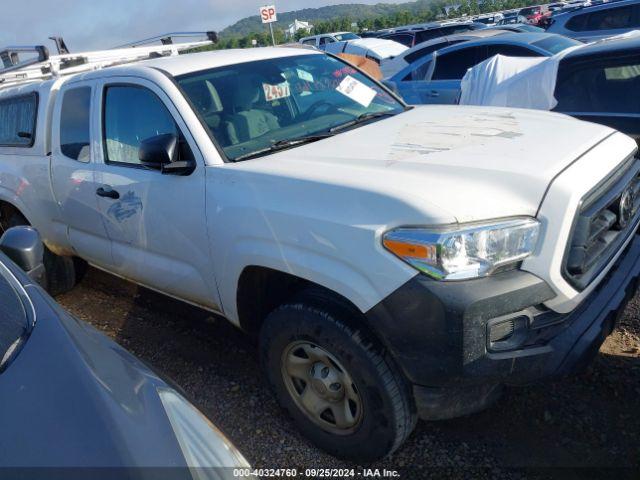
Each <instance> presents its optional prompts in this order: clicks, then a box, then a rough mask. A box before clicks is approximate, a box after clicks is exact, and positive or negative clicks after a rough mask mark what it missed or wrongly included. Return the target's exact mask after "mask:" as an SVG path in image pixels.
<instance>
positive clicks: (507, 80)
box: [461, 35, 640, 141]
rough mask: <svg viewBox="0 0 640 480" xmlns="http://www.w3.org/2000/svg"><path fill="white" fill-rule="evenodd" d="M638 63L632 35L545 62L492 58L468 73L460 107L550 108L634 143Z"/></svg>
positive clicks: (639, 45) (639, 110)
mask: <svg viewBox="0 0 640 480" xmlns="http://www.w3.org/2000/svg"><path fill="white" fill-rule="evenodd" d="M639 59H640V37H639V36H637V35H634V36H631V37H627V38H624V37H621V38H614V39H609V40H607V41H602V42H596V43H592V44H588V45H584V46H582V47H580V48H577V49H573V50H571V51H570V52H568V53H566V55H560V56H558V57H556V58H550V59H548V61H545V62H522V61H520V60H519V59H515V58H510V57H504V58H496V59H494V60H491V61H487V62H483V63H480V64H479V65H477V66H476V67H473V68H472V69H471V70H470V71H469V73H468V74H467V76H466V77H465V79H464V81H463V89H462V90H463V91H462V100H461V103H464V104H476V105H494V106H505V107H510V106H516V107H523V108H543V109H547V110H553V111H556V112H562V113H566V114H568V115H572V116H574V117H576V118H580V119H582V120H588V121H590V122H596V123H601V124H603V125H607V126H610V127H612V128H615V129H617V130H620V131H621V132H624V133H626V134H627V135H630V136H631V137H633V138H634V139H635V140H636V141H640V103H639V102H638V101H637V100H636V99H637V95H636V92H637V89H638V86H639V82H640V60H639ZM490 62H491V63H492V64H491V65H490V64H489V63H490ZM547 64H548V65H547ZM549 76H551V79H550V80H551V81H549V80H546V79H547V78H548V77H549ZM545 80H546V81H545ZM525 91H528V92H530V94H529V95H525V94H523V92H525ZM532 97H534V98H535V99H536V101H535V102H534V101H532V100H533V99H532Z"/></svg>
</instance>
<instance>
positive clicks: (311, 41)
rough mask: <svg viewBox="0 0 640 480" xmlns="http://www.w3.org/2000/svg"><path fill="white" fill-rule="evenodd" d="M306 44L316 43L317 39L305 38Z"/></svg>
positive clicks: (304, 42)
mask: <svg viewBox="0 0 640 480" xmlns="http://www.w3.org/2000/svg"><path fill="white" fill-rule="evenodd" d="M302 43H303V44H304V45H314V46H315V44H316V39H315V38H310V39H309V40H305V41H303V42H302Z"/></svg>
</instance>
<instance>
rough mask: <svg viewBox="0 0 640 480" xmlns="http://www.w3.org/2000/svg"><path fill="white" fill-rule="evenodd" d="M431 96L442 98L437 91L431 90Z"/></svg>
mask: <svg viewBox="0 0 640 480" xmlns="http://www.w3.org/2000/svg"><path fill="white" fill-rule="evenodd" d="M429 96H430V97H439V96H440V92H438V91H437V90H431V91H430V92H429Z"/></svg>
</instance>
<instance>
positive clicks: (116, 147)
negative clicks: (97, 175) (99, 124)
mask: <svg viewBox="0 0 640 480" xmlns="http://www.w3.org/2000/svg"><path fill="white" fill-rule="evenodd" d="M178 133H179V132H178V127H177V125H176V123H175V121H174V119H173V117H172V116H171V113H169V110H167V107H165V106H164V103H162V101H161V100H160V99H159V98H158V96H157V95H156V94H155V93H153V92H152V91H151V90H149V89H147V88H144V87H138V86H113V87H108V88H107V91H106V93H105V100H104V137H105V150H106V159H107V162H114V163H121V164H130V165H140V159H139V157H138V149H139V148H140V143H141V142H142V141H143V140H147V139H149V138H151V137H155V136H157V135H164V134H173V135H178Z"/></svg>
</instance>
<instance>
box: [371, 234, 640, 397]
mask: <svg viewBox="0 0 640 480" xmlns="http://www.w3.org/2000/svg"><path fill="white" fill-rule="evenodd" d="M639 277H640V236H639V235H637V234H635V235H634V236H633V238H632V240H631V241H630V242H629V244H628V245H627V247H626V248H625V251H624V253H623V254H622V255H620V257H619V258H618V260H617V261H616V263H615V265H614V266H613V267H612V268H611V269H610V271H609V272H608V274H607V276H606V277H605V278H604V279H603V280H602V281H601V282H600V284H599V285H598V286H597V287H596V289H595V290H594V291H592V292H591V293H590V294H589V296H588V297H586V298H585V300H583V302H582V303H580V305H578V307H576V308H575V309H574V310H573V311H572V312H570V313H568V314H560V313H556V312H554V311H551V310H549V309H547V308H545V307H544V305H543V303H544V302H546V301H548V300H550V299H552V298H553V297H554V296H555V294H554V292H553V290H552V289H551V288H550V287H549V286H548V285H547V283H546V282H544V281H543V280H542V279H540V278H538V277H536V276H535V275H533V274H531V273H528V272H524V271H520V270H513V271H508V272H504V273H501V274H497V275H494V276H491V277H487V278H483V279H477V280H470V281H462V282H438V281H434V280H431V279H429V278H427V277H425V276H422V275H418V276H416V277H414V278H413V279H412V280H410V281H409V282H408V283H406V284H405V285H404V286H402V287H401V288H400V289H398V290H397V291H395V292H394V293H393V294H392V295H390V296H389V297H387V298H386V299H385V300H383V301H382V302H381V303H380V304H378V305H376V306H375V307H374V308H373V309H371V310H370V311H369V312H368V313H367V318H368V320H369V322H370V324H371V326H372V328H374V329H375V330H376V331H377V332H378V334H379V337H380V338H381V339H383V342H385V343H386V346H387V348H388V349H389V350H390V351H391V353H392V355H393V356H394V358H395V360H396V361H397V363H398V364H399V366H400V367H401V369H402V370H403V372H404V374H405V375H406V377H407V378H408V379H409V381H410V382H411V383H412V384H414V386H416V387H414V391H415V392H416V397H418V398H420V397H429V398H432V397H433V395H431V394H429V395H427V394H426V393H425V392H426V391H427V390H429V389H431V390H430V391H436V393H437V392H438V391H445V390H448V391H459V392H462V391H467V392H471V391H472V390H474V389H479V390H481V391H482V392H484V394H485V396H486V397H487V398H488V397H490V396H491V394H492V393H493V392H494V389H493V388H492V387H493V386H495V385H499V384H510V385H515V384H526V383H531V382H534V381H537V380H540V379H543V378H548V377H553V376H559V375H565V374H569V373H572V372H575V371H576V370H579V369H581V368H582V367H584V366H586V365H587V364H588V363H589V361H590V360H591V359H592V358H593V357H594V356H595V354H596V353H597V352H598V350H599V348H600V345H601V344H602V342H603V341H604V339H605V338H606V337H607V336H608V335H609V334H610V333H611V331H612V330H613V328H614V326H615V323H616V320H617V318H618V316H619V315H620V313H621V312H622V311H623V310H624V308H625V306H626V304H627V302H628V301H629V299H630V298H631V297H632V296H633V295H634V293H635V291H636V288H637V286H638V279H639ZM512 316H513V317H517V318H519V319H523V318H525V319H526V321H525V322H521V323H522V324H521V327H520V328H517V329H516V330H515V332H514V335H517V344H516V345H515V347H514V348H507V349H503V350H502V351H496V350H495V349H493V348H492V344H491V343H490V342H489V341H488V333H487V332H488V326H489V325H491V324H492V323H494V322H495V321H496V320H495V319H504V318H510V317H512ZM492 350H493V351H492ZM417 386H423V387H425V389H422V390H421V387H417ZM434 389H435V390H434ZM438 389H439V390H438ZM436 396H437V395H436Z"/></svg>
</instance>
